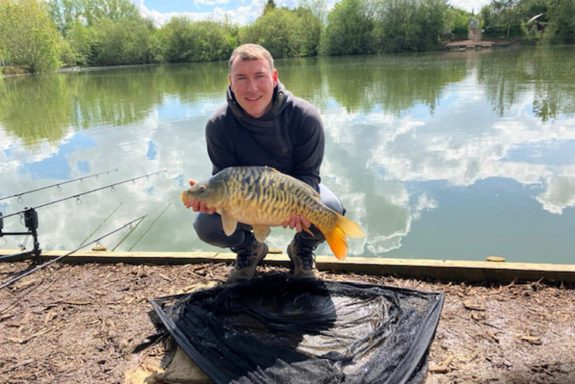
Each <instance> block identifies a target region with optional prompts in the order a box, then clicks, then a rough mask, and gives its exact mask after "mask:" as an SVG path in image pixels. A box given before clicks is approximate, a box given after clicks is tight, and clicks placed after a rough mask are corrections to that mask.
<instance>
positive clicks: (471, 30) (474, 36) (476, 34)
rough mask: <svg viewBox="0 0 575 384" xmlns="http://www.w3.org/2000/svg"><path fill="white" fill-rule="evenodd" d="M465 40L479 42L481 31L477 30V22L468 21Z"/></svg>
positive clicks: (475, 20) (474, 20) (473, 20)
mask: <svg viewBox="0 0 575 384" xmlns="http://www.w3.org/2000/svg"><path fill="white" fill-rule="evenodd" d="M467 38H468V39H469V40H471V41H481V29H480V28H479V20H477V19H471V20H469V24H468V32H467Z"/></svg>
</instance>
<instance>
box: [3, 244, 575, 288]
mask: <svg viewBox="0 0 575 384" xmlns="http://www.w3.org/2000/svg"><path fill="white" fill-rule="evenodd" d="M15 253H18V252H17V251H14V250H0V256H2V255H11V254H15ZM66 253H68V252H66V251H44V252H42V255H41V256H40V258H41V259H53V258H55V257H58V256H62V255H65V254H66ZM234 260H235V254H233V253H221V252H108V251H78V252H76V253H74V254H72V255H70V256H68V257H66V258H65V259H64V261H65V262H68V263H127V264H188V263H207V262H226V263H232V262H233V261H234ZM265 262H266V263H268V264H271V265H282V266H287V265H288V257H287V255H285V254H284V255H278V254H269V255H268V256H266V258H265ZM316 262H317V267H318V269H319V270H324V271H334V272H356V273H366V274H371V275H391V276H397V277H403V278H413V279H437V280H442V281H466V282H500V283H505V282H510V281H514V280H515V281H538V280H544V281H548V282H565V283H575V265H570V264H541V263H509V262H488V261H464V260H423V259H389V258H371V257H370V258H368V257H353V256H351V257H347V258H346V259H345V260H337V259H336V258H335V257H334V256H317V258H316Z"/></svg>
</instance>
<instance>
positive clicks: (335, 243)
mask: <svg viewBox="0 0 575 384" xmlns="http://www.w3.org/2000/svg"><path fill="white" fill-rule="evenodd" d="M326 232H327V233H324V236H325V240H326V241H327V243H328V244H329V247H330V248H331V251H332V252H333V254H334V255H335V257H337V258H338V259H339V260H343V259H345V256H346V255H347V241H346V236H347V237H351V238H352V239H357V238H360V237H363V236H365V234H364V233H363V231H362V230H361V228H360V227H359V225H357V224H356V223H354V222H353V221H351V220H350V219H348V218H347V217H344V216H341V215H338V218H337V223H336V225H335V226H334V227H333V228H332V229H331V231H326Z"/></svg>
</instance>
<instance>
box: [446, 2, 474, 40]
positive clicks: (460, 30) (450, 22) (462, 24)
mask: <svg viewBox="0 0 575 384" xmlns="http://www.w3.org/2000/svg"><path fill="white" fill-rule="evenodd" d="M470 16H471V15H470V14H469V13H468V12H466V11H464V10H462V9H458V8H455V7H452V6H449V7H448V8H447V11H446V13H445V24H446V25H445V27H446V29H447V31H449V33H450V34H451V37H452V38H454V39H466V38H467V33H468V24H469V17H470Z"/></svg>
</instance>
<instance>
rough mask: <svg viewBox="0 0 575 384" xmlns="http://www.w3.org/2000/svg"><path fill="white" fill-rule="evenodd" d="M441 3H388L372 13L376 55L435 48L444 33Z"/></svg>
mask: <svg viewBox="0 0 575 384" xmlns="http://www.w3.org/2000/svg"><path fill="white" fill-rule="evenodd" d="M447 9H448V7H447V4H446V1H445V0H388V1H382V2H379V3H378V6H377V7H376V11H375V25H376V27H375V32H374V41H375V45H376V49H377V51H383V52H401V51H416V52H417V51H427V50H430V49H435V48H438V47H439V45H440V42H441V41H440V37H441V36H442V35H443V33H444V32H445V29H446V17H447V16H446V15H447Z"/></svg>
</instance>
